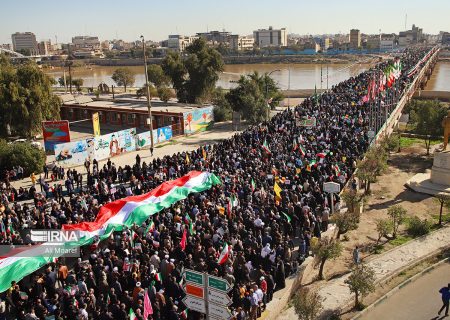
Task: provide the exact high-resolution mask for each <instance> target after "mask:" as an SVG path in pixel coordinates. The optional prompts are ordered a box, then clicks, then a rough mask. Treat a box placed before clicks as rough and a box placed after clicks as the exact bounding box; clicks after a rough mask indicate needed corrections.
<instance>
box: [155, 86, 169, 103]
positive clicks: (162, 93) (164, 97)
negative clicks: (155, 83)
mask: <svg viewBox="0 0 450 320" xmlns="http://www.w3.org/2000/svg"><path fill="white" fill-rule="evenodd" d="M156 90H157V93H158V97H159V98H160V99H161V101H164V102H167V101H169V100H170V98H172V97H173V94H172V90H170V89H169V88H167V87H165V86H161V87H158V88H157V89H156Z"/></svg>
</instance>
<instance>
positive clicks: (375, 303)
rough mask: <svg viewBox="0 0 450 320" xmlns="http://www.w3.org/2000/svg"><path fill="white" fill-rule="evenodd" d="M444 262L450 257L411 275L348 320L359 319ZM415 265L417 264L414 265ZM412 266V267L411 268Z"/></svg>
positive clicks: (449, 259)
mask: <svg viewBox="0 0 450 320" xmlns="http://www.w3.org/2000/svg"><path fill="white" fill-rule="evenodd" d="M446 261H450V257H448V258H445V259H442V260H441V261H439V262H436V263H435V264H433V265H432V266H429V267H428V268H426V269H424V270H422V271H421V272H419V273H417V274H415V275H413V276H412V277H411V278H409V279H406V280H405V281H403V282H402V283H400V284H399V285H397V286H396V287H394V288H393V289H391V290H390V291H389V292H387V293H386V294H385V295H383V296H382V297H380V298H379V299H377V300H376V301H375V302H374V303H372V304H370V305H369V306H367V307H366V308H365V309H364V310H362V311H360V312H359V313H358V314H357V315H356V316H354V317H353V318H351V319H350V320H356V319H359V318H360V317H361V316H362V315H364V314H366V313H367V312H368V311H369V310H371V309H373V308H375V307H376V306H378V305H379V304H381V303H383V301H384V300H386V299H387V298H389V297H390V296H392V295H393V294H394V293H395V292H397V291H398V290H400V289H402V288H403V287H405V286H406V285H408V284H409V283H411V282H414V281H416V280H417V279H419V278H420V277H422V276H423V275H425V274H426V273H428V272H430V271H432V270H434V269H435V268H437V267H438V266H440V265H441V264H443V263H445V262H446ZM415 265H417V264H415ZM413 266H414V265H413ZM413 266H412V267H413Z"/></svg>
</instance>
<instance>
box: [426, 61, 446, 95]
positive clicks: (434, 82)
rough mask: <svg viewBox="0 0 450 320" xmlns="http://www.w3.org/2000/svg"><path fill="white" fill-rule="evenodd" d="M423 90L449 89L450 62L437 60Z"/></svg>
mask: <svg viewBox="0 0 450 320" xmlns="http://www.w3.org/2000/svg"><path fill="white" fill-rule="evenodd" d="M425 90H434V91H450V62H444V61H441V62H438V63H437V65H436V67H434V70H433V74H432V75H431V77H430V80H428V83H427V86H426V88H425Z"/></svg>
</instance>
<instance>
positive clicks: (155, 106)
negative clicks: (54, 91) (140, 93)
mask: <svg viewBox="0 0 450 320" xmlns="http://www.w3.org/2000/svg"><path fill="white" fill-rule="evenodd" d="M71 97H72V99H70V98H71ZM80 97H81V96H75V97H73V96H71V95H67V94H65V95H62V96H61V98H62V100H63V106H82V107H87V108H92V109H97V110H105V111H106V110H117V111H122V110H123V111H137V112H138V113H143V112H147V101H146V100H145V99H136V98H120V99H116V100H112V99H101V100H96V101H93V100H92V99H89V97H88V96H82V97H83V98H80ZM208 106H210V105H197V104H187V103H178V102H170V101H169V102H167V103H166V102H162V101H159V100H152V112H159V113H183V112H187V111H190V110H192V109H198V108H204V107H208Z"/></svg>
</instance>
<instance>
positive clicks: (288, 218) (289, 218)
mask: <svg viewBox="0 0 450 320" xmlns="http://www.w3.org/2000/svg"><path fill="white" fill-rule="evenodd" d="M281 213H282V214H284V216H285V217H286V219H287V221H288V222H291V220H292V218H291V217H289V215H288V214H287V213H284V212H281Z"/></svg>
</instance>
